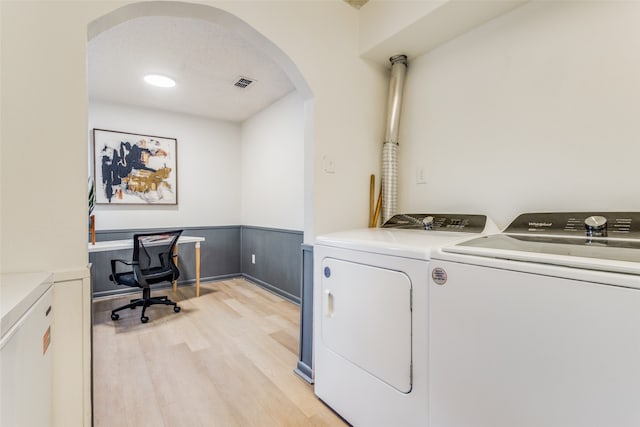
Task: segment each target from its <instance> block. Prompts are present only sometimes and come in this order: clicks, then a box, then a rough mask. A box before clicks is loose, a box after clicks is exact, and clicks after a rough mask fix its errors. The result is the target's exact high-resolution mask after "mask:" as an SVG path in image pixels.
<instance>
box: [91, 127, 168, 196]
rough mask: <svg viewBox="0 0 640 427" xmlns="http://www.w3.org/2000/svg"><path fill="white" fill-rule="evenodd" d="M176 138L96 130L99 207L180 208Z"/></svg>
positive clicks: (95, 157) (96, 176) (94, 131)
mask: <svg viewBox="0 0 640 427" xmlns="http://www.w3.org/2000/svg"><path fill="white" fill-rule="evenodd" d="M177 143H178V141H177V140H176V139H175V138H164V137H159V136H151V135H141V134H135V133H129V132H118V131H112V130H105V129H93V150H94V151H93V152H94V179H95V185H96V203H97V204H110V205H116V204H144V205H176V204H178V169H177V166H178V162H177V160H178V159H177Z"/></svg>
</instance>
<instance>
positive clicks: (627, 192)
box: [399, 1, 640, 227]
mask: <svg viewBox="0 0 640 427" xmlns="http://www.w3.org/2000/svg"><path fill="white" fill-rule="evenodd" d="M638 22H640V3H638V2H623V1H609V2H605V1H600V2H530V3H527V4H526V5H524V6H521V7H519V8H517V9H515V10H513V11H511V12H509V13H508V14H505V15H503V16H501V17H499V18H496V19H494V20H492V21H490V22H488V23H486V24H484V25H482V26H480V27H478V28H476V29H474V30H472V31H470V32H468V33H466V34H464V35H462V36H459V37H458V38H456V39H454V40H452V41H450V42H448V43H446V44H444V45H441V46H440V47H439V48H436V49H434V50H432V51H431V52H428V53H426V54H424V55H422V56H420V57H417V58H409V69H408V73H407V81H406V87H405V100H404V106H403V117H402V119H401V128H400V154H399V158H400V170H401V172H400V194H399V204H400V210H401V211H403V212H465V213H485V214H488V215H489V216H490V217H492V218H493V219H494V220H495V221H496V222H497V223H498V225H499V226H501V227H503V226H506V225H507V224H508V223H509V221H510V220H511V219H513V218H514V217H515V216H516V215H517V214H518V213H520V212H524V211H559V210H567V211H569V210H640V190H639V189H638V186H637V185H635V183H636V182H637V181H638V179H639V176H638V174H639V172H638V167H637V159H638V158H640V144H638V137H639V135H640V120H639V119H638V117H639V113H640V108H639V106H640V27H639V26H638V25H637V23H638ZM421 171H422V175H423V176H424V181H425V182H424V183H418V182H417V181H419V176H420V175H421Z"/></svg>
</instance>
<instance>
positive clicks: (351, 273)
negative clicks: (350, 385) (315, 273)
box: [321, 258, 412, 393]
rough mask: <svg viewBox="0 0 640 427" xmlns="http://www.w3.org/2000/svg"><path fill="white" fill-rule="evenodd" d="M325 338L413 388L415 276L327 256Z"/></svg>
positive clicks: (400, 386)
mask: <svg viewBox="0 0 640 427" xmlns="http://www.w3.org/2000/svg"><path fill="white" fill-rule="evenodd" d="M322 298H323V301H322V320H321V322H322V340H323V343H324V344H325V345H326V346H327V347H328V348H329V349H330V350H331V351H333V352H335V353H337V354H338V355H340V356H342V357H343V358H345V359H346V360H348V361H350V362H351V363H353V364H354V365H356V366H357V367H359V368H360V369H363V370H365V371H367V372H368V373H370V374H371V375H374V376H375V377H377V378H379V379H380V380H382V381H384V382H385V383H387V384H389V385H390V386H392V387H394V388H395V389H397V390H398V391H400V392H402V393H408V392H410V391H411V333H412V331H411V280H410V279H409V277H408V276H407V275H406V274H405V273H402V272H399V271H395V270H389V269H384V268H380V267H375V266H370V265H365V264H359V263H355V262H349V261H343V260H337V259H333V258H325V259H324V260H323V263H322Z"/></svg>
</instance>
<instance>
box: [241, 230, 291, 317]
mask: <svg viewBox="0 0 640 427" xmlns="http://www.w3.org/2000/svg"><path fill="white" fill-rule="evenodd" d="M302 240H303V234H302V232H301V231H290V230H279V229H273V228H262V227H249V226H243V227H242V232H241V248H240V268H241V270H242V274H243V276H245V277H246V278H247V279H249V280H251V281H253V282H256V283H257V284H259V285H261V286H263V287H265V288H267V289H269V290H271V291H273V292H275V293H276V294H278V295H280V296H282V297H284V298H286V299H288V300H290V301H293V302H295V303H297V304H299V303H300V284H301V282H302V253H301V250H300V246H301V245H302ZM252 254H253V255H255V260H256V262H255V264H253V263H252V258H251V255H252Z"/></svg>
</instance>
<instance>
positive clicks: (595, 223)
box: [584, 215, 607, 236]
mask: <svg viewBox="0 0 640 427" xmlns="http://www.w3.org/2000/svg"><path fill="white" fill-rule="evenodd" d="M584 227H585V228H586V229H587V235H589V236H593V235H595V236H606V235H607V218H605V217H603V216H600V215H593V216H590V217H589V218H587V219H585V220H584Z"/></svg>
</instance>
